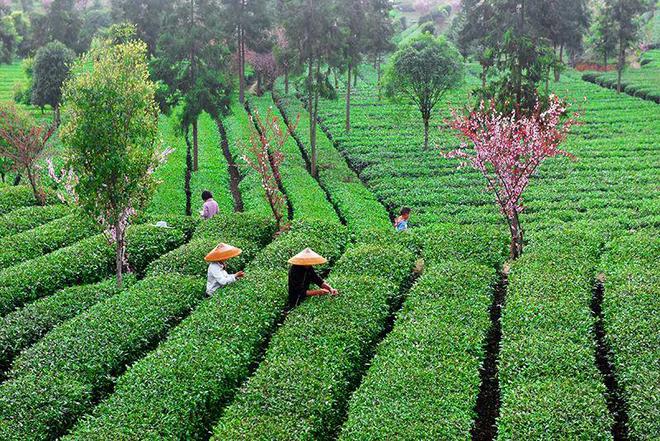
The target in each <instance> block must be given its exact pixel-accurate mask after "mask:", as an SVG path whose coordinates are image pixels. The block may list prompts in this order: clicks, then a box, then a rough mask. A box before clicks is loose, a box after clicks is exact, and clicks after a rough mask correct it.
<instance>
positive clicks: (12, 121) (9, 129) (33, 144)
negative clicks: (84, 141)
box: [0, 104, 55, 205]
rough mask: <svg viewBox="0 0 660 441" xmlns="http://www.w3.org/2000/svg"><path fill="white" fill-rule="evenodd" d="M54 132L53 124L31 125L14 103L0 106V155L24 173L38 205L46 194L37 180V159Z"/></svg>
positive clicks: (25, 115) (19, 171)
mask: <svg viewBox="0 0 660 441" xmlns="http://www.w3.org/2000/svg"><path fill="white" fill-rule="evenodd" d="M54 132H55V126H54V125H45V124H43V125H34V124H33V123H32V121H31V119H30V118H29V117H28V115H27V114H26V113H25V112H22V111H20V110H19V109H18V108H17V107H16V106H15V105H12V104H7V105H4V106H3V107H0V157H3V158H5V161H6V162H7V163H8V164H11V169H13V170H14V171H16V172H18V173H25V175H26V176H27V178H28V181H29V182H30V186H31V187H32V192H33V193H34V198H35V200H36V201H37V203H38V204H39V205H44V204H45V203H46V195H45V193H44V191H43V189H42V188H41V186H40V184H39V166H38V164H37V162H38V161H39V159H41V157H42V156H43V154H44V151H45V150H46V145H47V144H48V140H49V139H50V137H51V136H52V135H53V133H54Z"/></svg>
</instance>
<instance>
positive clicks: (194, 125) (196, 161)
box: [192, 118, 199, 171]
mask: <svg viewBox="0 0 660 441" xmlns="http://www.w3.org/2000/svg"><path fill="white" fill-rule="evenodd" d="M197 119H198V118H195V119H194V120H193V122H192V129H193V171H197V170H199V132H198V130H197Z"/></svg>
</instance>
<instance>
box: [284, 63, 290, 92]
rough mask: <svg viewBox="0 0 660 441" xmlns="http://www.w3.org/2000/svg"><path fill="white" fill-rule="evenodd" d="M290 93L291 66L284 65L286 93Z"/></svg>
mask: <svg viewBox="0 0 660 441" xmlns="http://www.w3.org/2000/svg"><path fill="white" fill-rule="evenodd" d="M288 94H289V66H284V95H288Z"/></svg>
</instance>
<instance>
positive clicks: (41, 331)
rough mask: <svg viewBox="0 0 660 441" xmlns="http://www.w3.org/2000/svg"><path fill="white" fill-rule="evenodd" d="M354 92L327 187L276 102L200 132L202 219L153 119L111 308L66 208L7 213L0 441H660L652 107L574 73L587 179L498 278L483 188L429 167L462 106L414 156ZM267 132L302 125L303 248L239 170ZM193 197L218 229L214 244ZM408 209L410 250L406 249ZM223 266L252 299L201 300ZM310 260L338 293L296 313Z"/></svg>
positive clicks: (530, 229) (52, 202)
mask: <svg viewBox="0 0 660 441" xmlns="http://www.w3.org/2000/svg"><path fill="white" fill-rule="evenodd" d="M360 75H361V78H360V81H359V82H358V86H357V89H356V90H355V94H354V96H353V117H352V121H353V124H352V130H351V131H350V132H349V133H345V132H344V121H343V116H344V113H343V112H344V103H343V102H342V101H341V100H338V101H328V100H324V101H323V102H322V103H321V115H322V125H323V129H324V130H323V131H320V132H319V137H318V145H317V148H318V152H319V175H318V178H315V177H313V176H312V175H311V173H310V171H309V169H310V166H309V162H310V161H309V158H310V155H311V148H310V145H309V141H308V138H307V133H308V130H309V126H310V123H311V122H310V120H309V117H308V115H307V114H306V113H305V111H304V108H303V107H302V104H301V102H300V101H299V100H298V99H297V98H296V97H295V96H284V94H283V92H282V90H281V88H279V87H277V88H276V91H275V93H274V94H273V95H272V96H271V94H265V95H264V96H261V97H256V96H252V95H248V98H247V104H248V105H247V106H246V107H243V106H242V105H240V104H238V103H237V102H236V101H234V103H233V104H232V108H231V109H232V112H231V114H230V115H228V116H227V117H225V118H224V119H223V120H222V121H214V120H213V119H212V118H211V117H210V116H208V115H203V116H202V118H201V120H200V169H199V171H197V172H195V173H194V174H193V179H192V197H193V216H192V217H186V216H183V215H182V214H183V212H184V208H185V200H186V199H185V193H184V187H183V186H184V174H185V159H186V158H185V156H186V154H185V153H186V152H185V142H184V140H183V138H182V136H181V134H180V133H178V132H177V130H176V123H175V122H174V121H175V120H174V119H173V118H166V117H161V120H160V130H161V137H162V139H163V141H164V144H165V145H167V146H172V147H174V148H175V152H174V153H173V154H172V155H171V156H170V158H169V161H168V162H167V164H165V165H164V166H163V167H161V168H160V169H158V171H157V172H156V176H157V177H158V179H159V181H160V183H159V185H158V188H157V190H156V193H155V195H154V197H153V199H152V201H151V204H150V205H149V207H148V209H147V210H146V213H144V214H142V215H141V216H140V217H139V219H138V220H137V221H136V223H135V225H132V226H131V227H130V229H129V233H128V239H127V240H128V259H129V264H130V267H131V268H132V269H133V272H134V275H132V276H131V277H129V278H128V280H127V281H126V284H125V286H124V288H123V289H121V290H120V289H117V288H116V287H115V284H114V279H113V278H112V268H113V263H114V260H113V259H114V254H113V249H112V247H111V246H110V245H109V244H108V242H107V240H106V239H105V237H104V236H103V235H102V234H100V233H99V230H98V227H96V226H95V225H93V224H91V223H89V222H86V220H85V219H84V218H82V217H81V215H80V214H79V213H78V212H77V211H75V210H74V209H72V208H70V207H66V206H63V205H61V204H59V202H58V200H57V198H55V197H54V194H53V193H49V199H48V204H47V205H46V206H45V207H39V206H35V201H34V200H33V198H32V197H31V192H30V191H29V189H27V188H25V187H22V186H18V187H8V186H5V187H1V188H0V241H1V242H2V244H4V245H3V246H2V247H1V248H2V249H0V313H1V314H2V320H1V321H0V373H1V376H2V378H1V383H0V439H2V440H21V441H22V440H48V439H65V440H85V441H87V440H119V439H125V440H163V439H166V440H180V439H202V440H203V439H216V440H241V439H245V440H252V439H264V440H265V439H268V440H291V439H295V440H310V439H319V440H326V439H341V440H376V439H388V440H389V439H402V440H427V439H428V440H437V439H452V440H453V439H470V438H472V437H474V439H498V440H518V439H603V440H609V439H656V438H658V436H660V426H659V423H658V421H660V416H659V415H658V409H659V408H660V401H659V400H660V393H657V392H658V390H657V388H658V378H659V375H660V374H659V371H658V367H657V360H658V359H659V358H660V352H659V349H658V348H660V341H658V332H657V330H658V329H660V315H659V314H658V312H659V311H660V300H659V299H660V297H658V293H659V292H660V279H658V276H657V274H658V266H657V261H658V260H659V259H658V258H659V257H660V243H659V241H658V221H659V215H660V213H659V208H660V198H659V197H658V196H659V195H658V190H659V188H658V182H660V179H659V178H660V151H659V150H658V144H659V142H660V126H659V123H658V119H657V118H655V119H654V118H651V117H650V116H652V115H656V114H657V105H656V104H655V103H653V102H651V101H644V100H641V99H639V98H635V97H631V96H628V95H621V96H617V95H616V93H614V92H613V91H611V90H608V89H605V88H602V87H600V86H597V85H594V84H590V83H587V82H585V81H582V80H581V79H580V76H579V75H578V74H577V73H573V72H569V73H567V74H565V75H564V77H563V79H562V80H561V82H560V83H558V84H555V85H554V88H555V90H556V92H557V93H558V94H560V95H562V96H566V97H567V98H568V99H569V100H571V101H572V102H574V103H575V107H576V108H579V110H580V112H581V113H582V114H583V117H582V120H583V125H581V126H579V127H577V128H576V129H575V131H574V133H573V135H571V137H570V139H569V140H568V141H567V143H566V145H565V148H566V149H567V150H569V151H570V152H572V153H573V154H575V155H576V157H577V160H576V161H571V160H569V159H558V160H552V161H548V162H547V163H546V164H545V165H544V167H543V168H542V169H541V170H540V171H539V173H538V175H537V176H535V177H534V180H533V182H532V184H531V186H530V189H529V191H528V192H527V193H526V199H525V203H526V211H525V212H524V215H523V219H522V223H523V226H524V227H525V229H526V240H527V249H526V252H525V254H524V255H523V256H522V257H521V258H520V259H518V260H516V261H515V262H508V261H507V256H508V249H507V246H508V237H507V231H506V225H505V223H504V221H503V219H502V218H501V217H500V214H499V213H498V212H497V210H496V208H495V206H494V204H493V203H492V200H491V196H490V195H489V194H488V193H487V192H485V191H484V190H483V184H482V182H481V177H480V176H479V175H478V174H476V173H474V172H472V171H470V170H468V169H460V170H457V163H456V161H453V160H448V159H445V158H443V157H442V156H441V155H440V151H439V150H443V151H448V150H450V149H453V148H455V147H456V146H457V145H458V140H457V138H456V137H455V135H454V134H453V133H452V132H451V131H449V130H448V128H447V126H446V124H445V122H444V121H443V119H444V118H447V117H449V106H448V105H443V106H442V107H441V108H440V109H439V112H438V115H436V117H435V122H434V123H435V125H436V126H438V129H437V130H433V131H432V144H433V145H436V146H437V147H438V148H433V149H429V150H428V151H424V150H423V149H422V147H421V146H422V139H423V131H422V122H421V119H420V118H419V115H418V114H417V111H416V110H415V109H414V108H412V107H411V106H408V105H405V104H394V103H391V102H388V101H385V100H382V101H379V100H378V97H377V89H376V86H375V72H373V71H372V69H371V68H370V67H369V66H363V67H362V68H361V69H360ZM475 82H476V80H475V79H474V78H473V77H469V78H468V82H467V84H466V85H464V86H463V87H462V88H460V89H459V90H455V91H453V92H451V94H450V96H449V98H448V101H450V102H451V103H452V105H455V106H458V105H460V104H461V103H463V102H464V101H465V97H466V93H467V91H468V89H469V88H470V87H471V86H472V85H473V84H474V83H475ZM585 97H586V101H585V99H584V98H585ZM268 109H271V111H272V112H273V113H274V114H275V115H277V116H278V117H279V120H278V122H279V124H280V128H281V129H282V130H285V125H286V122H287V121H293V120H296V119H297V115H298V114H300V119H299V122H298V126H297V128H296V130H295V131H294V132H293V133H292V136H291V137H290V138H289V139H288V140H287V142H286V143H285V144H284V146H283V147H282V152H283V154H284V156H285V161H284V163H283V165H282V170H281V177H280V181H281V182H280V185H281V188H282V189H283V190H284V192H285V193H286V196H287V217H288V220H289V221H290V222H291V227H290V229H288V230H287V231H285V232H283V233H281V234H277V235H275V234H274V233H275V227H274V223H273V221H272V219H271V216H270V208H269V206H268V204H267V202H266V201H265V199H264V197H263V188H262V186H261V182H260V179H259V177H258V176H257V174H256V172H254V171H253V170H251V169H250V168H248V167H246V166H245V164H244V162H243V161H242V160H241V159H240V157H241V156H242V155H243V154H244V153H245V151H244V149H245V145H246V141H247V140H248V139H249V137H250V134H251V133H253V131H254V130H255V127H254V124H253V121H252V119H251V118H250V117H251V116H254V115H255V114H256V112H259V114H260V115H265V114H267V113H268ZM230 170H231V171H230ZM235 172H236V173H235ZM232 174H234V178H235V180H234V181H232V178H231V176H232ZM236 176H237V177H236ZM202 189H210V190H212V191H213V192H214V195H215V199H216V200H217V201H218V203H219V205H220V212H221V214H220V215H219V216H216V217H215V218H213V219H211V220H209V221H201V220H199V219H198V216H197V213H196V212H197V210H199V208H200V207H201V200H200V198H199V196H200V192H201V190H202ZM404 205H405V206H411V207H412V208H413V215H412V218H411V231H410V232H409V234H394V233H393V231H392V227H391V217H392V216H393V215H394V214H396V211H397V210H398V209H399V208H400V207H401V206H404ZM159 220H166V221H167V222H168V223H169V225H170V226H171V227H172V228H168V229H163V228H158V227H155V226H154V225H153V224H154V223H155V222H156V221H159ZM219 242H228V243H231V244H234V245H236V246H239V247H240V248H242V249H243V254H242V255H241V256H240V257H239V258H237V259H233V260H231V261H230V265H229V266H230V268H229V269H230V271H238V270H240V269H244V270H245V272H246V277H245V278H244V279H242V280H240V281H239V282H237V283H235V284H232V285H230V286H227V287H225V288H223V289H222V290H220V291H218V292H217V293H216V294H215V295H213V296H211V297H207V296H206V295H205V286H204V281H205V279H204V277H205V275H206V269H207V266H206V264H205V262H204V260H203V257H204V256H205V254H206V253H207V252H208V251H209V250H211V249H212V248H213V247H214V246H215V245H217V243H219ZM305 247H312V248H313V249H315V250H316V251H317V252H319V253H321V254H322V255H324V256H325V257H327V258H328V260H329V262H328V263H327V264H326V265H324V266H323V267H322V268H321V271H322V272H323V274H324V277H327V280H328V281H329V282H330V283H331V284H333V286H335V287H336V288H338V289H339V290H340V293H341V294H340V296H339V297H311V298H308V299H307V300H306V301H305V302H303V303H302V304H301V305H299V306H298V307H296V308H295V309H293V310H291V311H288V310H287V307H286V306H287V305H286V303H287V296H288V292H287V280H286V277H287V269H288V264H287V259H288V258H289V257H291V256H292V255H293V254H295V253H297V252H299V251H300V250H301V249H303V248H305ZM621 437H624V438H621Z"/></svg>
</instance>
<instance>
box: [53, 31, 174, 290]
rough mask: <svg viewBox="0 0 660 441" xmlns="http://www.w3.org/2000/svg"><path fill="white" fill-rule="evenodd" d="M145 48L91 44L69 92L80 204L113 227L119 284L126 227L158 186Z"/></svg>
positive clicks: (66, 132) (70, 152)
mask: <svg viewBox="0 0 660 441" xmlns="http://www.w3.org/2000/svg"><path fill="white" fill-rule="evenodd" d="M146 53H147V48H146V45H145V44H144V43H139V42H133V43H127V44H122V45H117V46H109V47H105V48H100V49H99V50H98V51H94V52H90V53H89V54H88V55H87V56H86V57H85V58H83V59H82V60H81V61H79V62H78V64H77V66H76V68H75V73H74V75H73V77H72V78H71V79H70V80H69V81H67V83H66V85H65V92H64V101H65V122H64V125H63V126H62V133H61V138H62V141H63V142H64V143H65V144H66V145H67V158H66V167H67V168H68V169H70V170H71V171H72V172H73V174H74V175H75V176H76V177H77V179H78V182H77V184H76V185H75V192H76V194H77V196H78V199H79V204H80V206H81V208H82V209H83V210H84V211H85V212H87V213H88V214H89V215H91V216H92V217H94V218H97V219H99V221H100V222H101V223H102V224H103V225H104V226H105V227H106V228H107V229H109V230H110V231H111V232H112V236H113V237H112V239H113V240H114V241H115V242H116V273H117V283H118V284H119V285H120V286H121V275H122V270H123V267H124V265H125V261H124V253H125V243H124V234H125V229H126V226H127V225H128V222H129V218H130V216H131V215H132V214H133V213H134V212H135V211H136V210H139V209H140V208H142V207H144V206H145V205H146V203H147V201H148V198H149V196H150V195H151V193H152V192H153V189H154V183H155V182H154V179H153V178H152V176H151V175H152V173H153V171H154V170H155V168H156V166H157V165H158V164H159V161H161V159H162V158H159V157H158V154H157V153H156V148H157V136H158V109H157V106H156V103H155V101H154V95H155V85H154V83H153V82H152V81H150V80H149V73H148V71H147V64H146ZM88 63H89V64H91V66H92V69H88V68H87V64H88Z"/></svg>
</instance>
